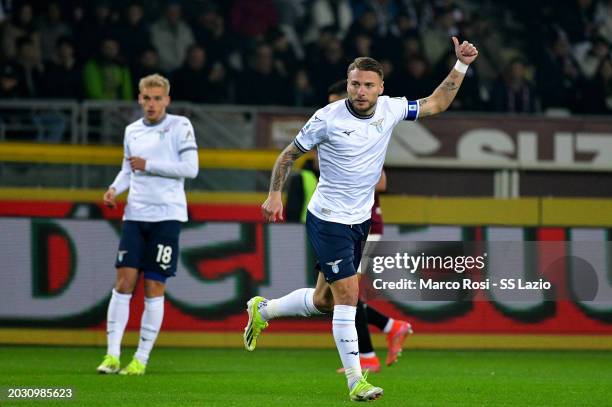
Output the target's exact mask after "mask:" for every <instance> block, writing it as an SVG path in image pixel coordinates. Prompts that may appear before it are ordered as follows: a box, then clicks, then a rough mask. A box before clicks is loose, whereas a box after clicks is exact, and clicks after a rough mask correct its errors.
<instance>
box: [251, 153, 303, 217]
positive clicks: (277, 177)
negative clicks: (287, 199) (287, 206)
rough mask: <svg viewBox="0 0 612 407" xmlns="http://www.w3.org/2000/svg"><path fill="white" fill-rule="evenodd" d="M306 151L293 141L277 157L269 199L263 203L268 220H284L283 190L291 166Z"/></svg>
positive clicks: (264, 214)
mask: <svg viewBox="0 0 612 407" xmlns="http://www.w3.org/2000/svg"><path fill="white" fill-rule="evenodd" d="M302 154H304V152H303V151H302V150H300V149H299V148H298V147H297V146H296V144H295V142H291V144H289V145H288V146H287V147H286V148H285V149H284V150H283V152H282V153H280V155H279V156H278V158H277V159H276V162H275V163H274V168H272V177H271V179H270V191H269V192H268V199H266V201H265V202H264V203H263V205H261V212H262V214H263V216H264V218H265V219H266V221H268V222H276V219H277V218H278V219H280V220H283V202H282V198H281V192H282V190H283V185H285V181H287V178H289V173H290V172H291V167H293V163H294V162H295V160H297V159H298V158H299V157H300V156H301V155H302Z"/></svg>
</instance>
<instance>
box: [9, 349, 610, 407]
mask: <svg viewBox="0 0 612 407" xmlns="http://www.w3.org/2000/svg"><path fill="white" fill-rule="evenodd" d="M103 353H104V350H103V349H101V348H87V347H76V348H69V347H20V346H16V347H3V348H0V387H1V388H2V392H3V393H4V394H2V395H0V405H1V406H5V405H18V406H26V405H32V406H52V405H54V406H121V407H123V406H139V407H143V406H146V407H151V406H241V407H242V406H265V407H269V406H290V407H298V406H341V405H351V404H352V403H351V402H349V401H348V397H347V395H348V392H347V389H346V384H345V379H344V377H343V376H342V375H338V374H337V373H335V368H336V367H338V364H339V363H338V360H339V358H338V355H337V354H336V352H335V350H307V349H295V350H266V349H259V350H256V351H255V352H252V353H250V352H246V351H243V350H239V349H226V350H225V349H168V348H165V349H156V350H154V352H153V356H152V359H151V361H150V363H149V368H148V372H147V375H146V376H143V377H123V376H117V375H113V376H104V375H98V374H96V373H95V368H96V366H97V365H98V363H100V361H101V360H102V356H103ZM132 353H133V349H127V350H125V351H124V357H123V365H125V364H127V362H129V358H130V357H131V355H132ZM380 356H384V355H380ZM370 378H371V382H372V383H374V384H376V385H378V386H381V387H383V388H384V390H385V394H384V396H383V398H382V399H380V400H378V401H376V405H379V406H512V407H516V406H605V405H611V403H612V352H596V351H571V352H570V351H561V352H559V351H410V350H407V351H405V352H404V356H403V357H402V358H401V359H400V361H399V363H398V364H396V365H395V366H392V367H390V368H385V367H383V370H382V372H381V373H379V374H371V375H370ZM13 386H27V387H72V388H74V390H75V393H76V396H75V399H74V400H72V401H69V400H59V401H48V400H45V401H40V400H36V401H33V400H21V401H7V400H6V387H13Z"/></svg>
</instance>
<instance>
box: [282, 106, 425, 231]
mask: <svg viewBox="0 0 612 407" xmlns="http://www.w3.org/2000/svg"><path fill="white" fill-rule="evenodd" d="M418 115H419V104H418V102H416V101H408V100H406V98H403V97H402V98H390V97H388V96H380V97H379V98H378V102H377V104H376V110H375V111H374V113H373V114H371V115H370V116H368V117H362V116H359V115H358V114H357V112H355V111H354V110H353V108H352V106H351V104H350V103H349V102H348V99H343V100H339V101H337V102H334V103H331V104H329V105H327V106H325V107H324V108H322V109H319V110H318V111H317V112H316V113H315V114H314V115H313V116H312V117H311V118H310V120H308V122H307V123H306V125H305V126H304V127H303V128H302V130H301V131H300V133H299V134H298V135H297V137H296V138H295V140H294V143H295V145H296V146H297V147H298V148H299V149H300V150H302V151H303V152H306V151H308V150H310V149H311V148H313V147H315V146H317V149H318V154H319V169H320V173H321V175H320V177H319V183H318V185H317V188H316V190H315V192H314V194H313V196H312V198H311V199H310V202H309V204H308V210H309V211H310V212H311V213H312V214H313V215H315V216H316V217H318V218H320V219H323V220H326V221H330V222H336V223H342V224H345V225H354V224H358V223H362V222H364V221H366V220H368V219H369V218H370V215H371V211H372V205H373V204H374V188H375V186H376V184H377V183H378V180H379V179H380V174H381V171H382V167H383V163H384V161H385V155H386V153H387V146H388V145H389V140H390V139H391V133H392V132H393V128H394V127H395V126H396V125H397V124H398V123H399V122H400V121H401V120H416V119H417V117H418Z"/></svg>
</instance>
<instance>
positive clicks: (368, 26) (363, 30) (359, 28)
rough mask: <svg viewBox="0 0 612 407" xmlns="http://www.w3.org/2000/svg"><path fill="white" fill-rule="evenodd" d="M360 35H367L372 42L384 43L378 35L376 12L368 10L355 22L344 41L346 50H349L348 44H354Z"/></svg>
mask: <svg viewBox="0 0 612 407" xmlns="http://www.w3.org/2000/svg"><path fill="white" fill-rule="evenodd" d="M360 35H367V36H368V37H370V38H371V39H372V41H374V42H378V43H382V42H381V37H380V36H379V35H378V25H377V21H376V13H374V10H372V9H366V10H365V11H364V12H363V14H361V15H360V16H359V18H358V19H357V20H355V21H354V22H353V24H352V25H351V27H350V28H349V31H348V33H347V34H346V37H345V39H344V47H345V49H348V48H347V44H354V43H355V38H356V37H357V36H360Z"/></svg>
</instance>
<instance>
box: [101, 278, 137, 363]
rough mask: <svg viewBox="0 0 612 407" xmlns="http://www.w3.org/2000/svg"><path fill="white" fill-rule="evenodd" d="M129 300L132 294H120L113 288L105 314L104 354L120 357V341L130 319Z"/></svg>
mask: <svg viewBox="0 0 612 407" xmlns="http://www.w3.org/2000/svg"><path fill="white" fill-rule="evenodd" d="M131 299H132V294H121V293H119V292H117V291H115V289H114V288H113V294H112V295H111V299H110V302H109V303H108V311H107V312H106V343H107V345H106V353H107V354H109V355H113V356H116V357H119V356H120V355H121V339H123V333H124V332H125V326H126V325H127V322H128V319H129V317H130V300H131Z"/></svg>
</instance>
